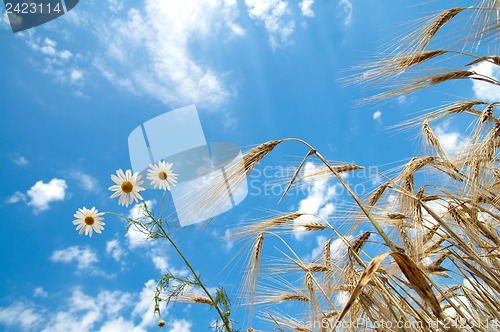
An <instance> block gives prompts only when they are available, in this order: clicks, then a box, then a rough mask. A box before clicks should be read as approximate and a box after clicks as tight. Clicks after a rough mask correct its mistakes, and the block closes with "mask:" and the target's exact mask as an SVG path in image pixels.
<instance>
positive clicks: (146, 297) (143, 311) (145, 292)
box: [132, 279, 157, 327]
mask: <svg viewBox="0 0 500 332" xmlns="http://www.w3.org/2000/svg"><path fill="white" fill-rule="evenodd" d="M155 287H156V282H155V281H154V280H152V279H151V280H149V281H148V282H146V283H145V284H144V287H143V289H142V291H141V293H140V294H139V300H138V301H136V305H135V307H134V310H133V311H132V315H133V316H136V317H137V316H138V317H140V318H141V323H140V324H139V326H140V327H146V326H148V325H151V324H152V323H154V322H155V320H156V319H157V318H156V317H154V314H153V310H151V309H152V308H153V307H154V301H153V298H154V291H155Z"/></svg>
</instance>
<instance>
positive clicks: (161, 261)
mask: <svg viewBox="0 0 500 332" xmlns="http://www.w3.org/2000/svg"><path fill="white" fill-rule="evenodd" d="M151 257H152V261H153V264H154V266H155V267H156V268H157V269H158V270H160V271H161V272H162V273H166V272H167V270H168V271H170V272H171V273H172V274H173V275H176V276H186V275H188V271H187V270H186V269H181V270H178V269H176V268H175V267H173V266H171V265H170V263H169V262H168V257H167V256H165V255H162V253H161V252H160V250H158V249H153V251H152V255H151Z"/></svg>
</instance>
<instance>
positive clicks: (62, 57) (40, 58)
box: [24, 30, 84, 89]
mask: <svg viewBox="0 0 500 332" xmlns="http://www.w3.org/2000/svg"><path fill="white" fill-rule="evenodd" d="M28 31H29V32H28V33H26V34H24V36H26V37H25V40H26V43H27V44H28V46H29V47H30V48H31V49H32V50H33V51H35V52H37V53H38V54H37V56H35V57H34V58H33V59H32V62H33V64H34V65H35V67H36V68H37V69H39V70H40V71H41V72H42V73H45V74H49V75H52V76H53V77H54V78H55V79H56V80H57V81H58V82H60V83H71V84H72V85H73V87H74V88H75V89H79V88H81V86H82V84H83V81H84V71H83V69H82V68H80V67H78V66H79V65H78V64H77V61H76V59H78V58H80V55H79V54H76V55H75V54H73V53H72V52H71V51H69V50H67V49H61V48H59V47H58V46H57V41H55V40H52V39H50V38H47V37H46V38H40V37H37V36H36V34H35V33H34V32H32V31H31V30H28ZM35 54H36V53H35Z"/></svg>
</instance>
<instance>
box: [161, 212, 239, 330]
mask: <svg viewBox="0 0 500 332" xmlns="http://www.w3.org/2000/svg"><path fill="white" fill-rule="evenodd" d="M153 220H154V221H155V222H156V224H157V225H158V227H159V228H160V230H161V231H162V233H163V236H164V237H165V238H166V239H167V240H168V241H169V242H170V244H172V246H173V247H174V249H175V250H176V251H177V253H178V254H179V256H181V258H182V260H183V261H184V263H185V264H186V266H187V267H188V268H189V270H191V273H192V274H193V276H194V277H195V278H196V280H197V281H198V283H199V285H200V287H201V288H202V289H203V291H204V292H205V294H206V295H207V296H208V298H209V299H210V301H212V303H213V304H214V307H215V310H217V313H218V314H219V316H220V318H221V319H222V321H223V322H224V325H225V326H226V329H227V331H228V332H231V331H232V330H231V327H230V326H229V322H228V320H227V317H225V316H224V314H223V313H222V312H221V311H220V308H219V306H218V305H217V303H215V301H214V299H213V298H212V295H211V294H210V292H209V291H208V290H207V289H206V288H205V285H204V284H203V282H202V281H201V279H200V278H199V277H198V275H197V274H196V273H195V271H194V269H193V267H192V266H191V264H189V262H188V260H187V259H186V257H184V255H183V254H182V252H181V251H180V249H179V248H178V247H177V245H176V244H175V243H174V241H172V239H171V238H170V236H168V234H167V233H166V232H165V230H164V229H163V227H162V226H161V224H159V223H158V222H157V221H156V220H155V219H153Z"/></svg>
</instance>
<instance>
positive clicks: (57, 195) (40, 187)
mask: <svg viewBox="0 0 500 332" xmlns="http://www.w3.org/2000/svg"><path fill="white" fill-rule="evenodd" d="M67 188H68V186H67V185H66V181H64V180H61V179H55V178H54V179H52V180H50V182H49V183H44V182H43V181H38V182H37V183H35V185H34V186H33V187H31V189H30V190H28V192H27V195H28V197H29V202H28V205H30V206H32V207H33V209H34V212H35V213H38V212H41V211H46V210H48V209H49V204H50V203H52V202H57V201H62V200H64V198H65V197H66V189H67Z"/></svg>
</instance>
